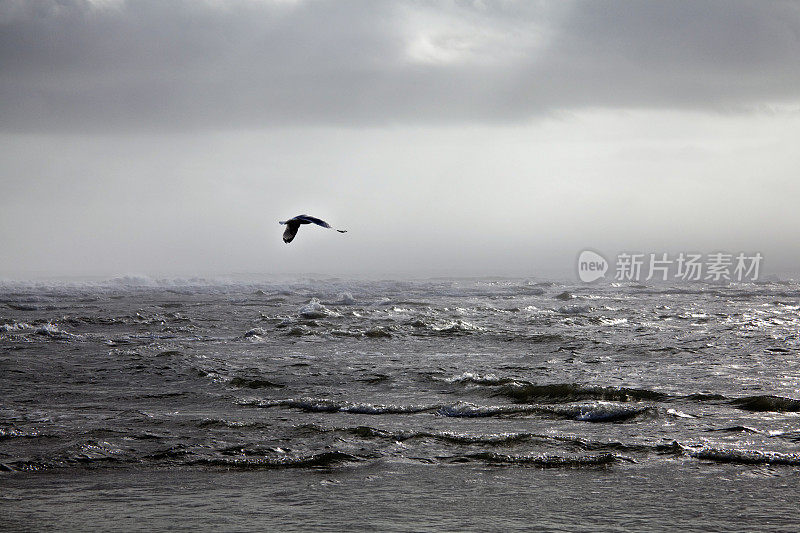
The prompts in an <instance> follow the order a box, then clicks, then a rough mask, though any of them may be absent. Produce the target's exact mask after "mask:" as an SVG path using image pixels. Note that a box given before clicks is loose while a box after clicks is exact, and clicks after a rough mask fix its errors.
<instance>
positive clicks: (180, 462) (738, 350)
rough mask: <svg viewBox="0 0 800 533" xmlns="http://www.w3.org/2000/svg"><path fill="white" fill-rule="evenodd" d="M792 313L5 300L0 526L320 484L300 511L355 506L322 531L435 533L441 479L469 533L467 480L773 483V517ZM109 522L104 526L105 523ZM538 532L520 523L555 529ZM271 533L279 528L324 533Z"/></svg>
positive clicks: (370, 292) (665, 307) (303, 301)
mask: <svg viewBox="0 0 800 533" xmlns="http://www.w3.org/2000/svg"><path fill="white" fill-rule="evenodd" d="M799 301H800V286H798V285H797V284H795V283H790V282H786V283H763V284H749V285H735V286H725V287H723V286H710V285H680V286H674V287H673V286H642V285H635V286H631V285H623V286H616V285H599V286H595V285H592V286H585V285H581V286H578V285H569V284H561V283H554V282H535V281H527V280H427V281H414V282H396V281H380V282H377V281H376V282H363V281H362V282H348V281H342V280H319V281H314V280H307V281H303V282H258V283H256V282H219V281H216V282H209V281H205V280H182V281H176V280H162V281H157V280H147V279H130V278H126V279H118V280H112V281H109V282H99V283H73V284H67V283H60V284H55V283H52V284H33V283H28V284H23V283H5V284H0V302H2V303H0V387H2V390H3V395H2V406H1V407H0V469H2V470H3V472H0V484H3V485H5V486H6V488H7V489H8V490H7V491H6V496H4V500H3V503H4V507H6V508H7V509H9V510H11V511H12V513H11V516H12V517H16V519H17V520H19V522H18V523H15V522H11V523H12V524H16V526H18V527H22V526H20V524H26V523H27V522H26V521H25V520H23V518H21V517H23V516H24V512H25V509H26V508H27V509H28V511H30V505H32V504H33V503H32V502H38V504H39V505H41V509H42V510H43V512H45V511H47V510H49V511H48V512H50V513H51V515H52V508H53V507H52V506H59V505H62V506H64V505H66V507H64V508H65V509H68V508H70V506H69V503H68V502H69V498H68V494H69V487H71V486H72V487H75V486H80V487H82V489H81V490H86V491H89V493H91V491H92V490H93V489H92V487H91V483H90V482H89V481H86V480H87V479H89V480H92V479H109V475H111V479H115V480H117V483H118V488H119V489H120V490H125V489H128V490H134V488H135V487H140V486H141V484H142V483H144V484H145V485H146V484H148V483H150V484H155V485H158V483H156V482H154V481H153V479H161V481H160V482H159V483H163V482H164V481H163V479H162V478H163V477H164V472H169V476H167V478H166V479H167V482H168V481H169V479H175V476H177V477H178V478H179V479H183V480H184V482H183V483H184V485H183V486H184V487H185V486H194V485H193V483H201V482H200V481H197V480H198V479H202V480H208V479H212V480H213V479H214V478H215V476H218V478H217V479H219V480H224V482H223V483H224V484H230V485H232V486H234V487H235V486H236V482H231V478H230V476H231V475H237V473H238V475H239V476H241V477H240V478H238V479H239V480H240V482H241V483H253V484H257V483H258V482H259V481H258V479H260V480H264V479H269V480H271V482H273V483H279V484H283V485H285V486H286V487H287V490H290V489H289V488H290V487H295V489H297V487H298V486H303V487H305V489H304V490H306V491H307V490H311V489H309V487H311V486H313V487H317V484H318V483H323V482H324V483H325V484H326V485H324V486H325V487H327V488H326V489H324V490H323V489H320V488H319V487H317V488H315V489H314V490H316V491H317V493H319V492H320V491H321V490H323V492H324V491H327V492H326V494H327V496H323V495H320V494H317V497H319V498H337V499H340V501H341V502H342V506H343V507H341V508H339V511H342V510H343V509H344V508H345V507H346V505H354V506H355V507H353V509H354V510H353V511H352V512H355V513H356V515H350V514H347V512H344V514H342V512H340V513H338V515H337V516H339V518H336V517H329V518H330V520H333V522H329V523H328V525H330V526H331V528H333V529H337V526H338V527H345V528H349V527H356V526H357V524H358V522H354V521H353V520H354V519H355V517H357V516H358V511H357V509H358V504H359V502H361V501H362V500H363V501H364V502H367V501H373V503H374V502H375V501H379V500H380V501H384V500H381V498H382V497H386V491H387V490H388V491H390V492H391V491H392V490H393V488H394V487H406V488H405V490H407V491H410V492H411V495H412V496H413V495H418V496H419V497H420V498H421V499H420V501H418V502H417V503H416V504H414V502H413V501H412V502H409V503H408V508H407V509H406V512H405V513H402V512H401V513H399V514H398V517H397V518H396V519H395V520H394V521H392V523H391V524H384V525H385V526H387V527H388V528H389V529H392V528H396V529H402V528H403V524H411V525H410V526H409V529H415V528H416V529H419V528H437V525H438V526H443V525H444V524H442V523H439V522H437V521H436V517H437V513H441V512H442V511H441V509H439V511H437V508H438V507H436V506H433V507H431V505H432V503H433V502H436V501H438V500H437V498H439V499H440V498H441V497H442V494H441V493H439V492H437V493H436V494H433V493H430V494H428V489H429V488H430V487H433V486H435V485H436V484H437V483H441V482H442V480H450V481H449V482H448V483H449V484H450V486H451V490H452V491H453V492H452V494H453V497H454V498H461V499H462V500H464V501H467V500H469V501H472V503H471V504H470V505H471V507H470V508H466V509H463V512H464V513H466V514H465V515H464V516H469V514H470V513H478V514H480V513H481V512H482V511H481V509H480V505H484V506H486V509H498V504H501V503H502V500H497V498H498V497H500V496H498V494H500V493H501V492H502V491H500V492H498V490H497V487H494V485H493V482H492V481H487V480H486V479H485V476H491V478H492V479H496V478H497V477H498V476H499V477H501V478H502V479H503V481H502V484H503V486H517V485H522V486H531V487H534V486H535V487H538V489H536V490H539V491H541V490H544V488H543V487H544V486H545V485H547V483H545V480H546V479H555V478H554V476H555V477H556V478H559V479H561V480H562V483H563V482H564V476H566V479H567V480H568V481H566V485H565V487H566V486H569V487H570V488H569V490H579V491H580V490H581V487H585V488H586V498H587V499H584V500H581V501H582V502H583V504H584V506H585V505H588V503H587V502H597V501H599V500H598V498H602V496H597V495H596V496H595V497H594V499H592V497H591V496H590V495H591V494H594V493H593V492H592V491H591V487H592V486H593V483H603V484H605V485H608V486H611V485H613V484H614V483H615V482H624V483H633V484H636V483H637V481H636V480H637V479H640V478H642V477H647V478H648V479H649V478H650V476H655V478H654V479H650V481H648V483H649V484H648V483H645V484H644V485H646V486H648V487H650V489H644V488H641V489H640V490H643V491H645V492H644V493H643V494H639V495H638V496H637V498H638V499H637V500H636V501H639V502H640V505H641V506H643V507H644V506H647V505H653V502H657V501H660V500H659V493H658V491H659V490H666V488H667V487H669V486H671V485H670V484H671V483H674V479H672V477H673V476H678V477H681V479H684V482H685V483H688V485H687V486H689V487H694V489H687V490H690V491H691V490H695V489H697V487H699V486H700V485H701V484H702V483H710V485H711V488H712V489H713V488H715V487H716V488H718V487H719V486H720V483H723V481H722V480H725V479H729V478H730V476H733V478H734V481H732V482H731V483H733V485H732V486H733V487H737V489H736V490H746V489H747V487H748V486H751V485H753V484H755V483H756V481H754V480H756V479H759V480H761V481H758V483H760V484H762V485H763V484H764V483H765V481H764V480H765V479H767V478H770V479H771V478H778V479H781V480H782V483H784V484H783V485H781V487H782V488H780V487H777V488H776V487H771V488H767V489H765V490H767V491H774V493H773V494H772V496H770V493H769V492H767V494H761V497H762V498H763V501H761V503H760V505H762V506H763V505H766V504H767V502H771V503H773V504H774V503H775V502H780V501H783V500H781V496H780V495H781V494H784V492H781V491H789V493H793V491H794V490H795V489H797V488H800V483H798V482H797V475H798V473H799V472H800V471H799V470H798V467H800V418H798V412H800V360H799V359H798V346H800V336H799V333H798V326H800V303H799ZM720 469H723V470H720ZM391 472H394V473H396V475H394V476H392V475H389V474H390V473H391ZM397 472H400V474H397ZM408 472H411V473H412V474H403V473H408ZM654 472H655V474H654ZM687 472H691V475H689V474H687ZM320 475H322V476H323V477H325V479H320ZM87 476H88V478H87ZM142 476H144V478H146V479H147V481H146V482H145V481H142ZM253 476H265V477H262V478H254V477H253ZM331 476H332V478H331V479H329V477H331ZM403 476H406V477H403ZM409 476H410V477H409ZM687 476H688V477H687ZM726 476H728V477H726ZM137 479H138V480H139V481H138V483H139V485H137V481H136V480H137ZM408 479H415V480H418V481H419V480H427V481H425V482H421V481H419V482H415V483H412V484H411V485H410V486H409V482H408ZM479 479H483V480H484V483H483V485H480V484H478V483H477V481H476V480H479ZM688 479H691V480H694V481H691V482H690V481H686V480H688ZM698 479H702V480H703V481H702V483H700V482H699V481H697V480H698ZM71 480H76V481H74V482H73V481H71ZM120 480H123V481H120ZM124 480H127V481H124ZM355 480H361V481H360V482H358V483H357V482H356V481H355ZM615 480H616V481H615ZM658 480H661V481H660V482H659V481H658ZM715 480H716V481H715ZM204 482H205V481H204ZM211 482H212V483H213V481H211ZM465 483H466V484H468V485H469V486H470V487H471V490H470V491H468V493H464V492H463V491H464V487H463V486H462V485H463V484H465ZM693 483H694V484H693ZM786 483H789V485H788V486H787V485H786ZM53 484H55V486H60V487H62V490H60V491H59V490H56V489H53V490H54V491H55V492H50V493H48V492H47V491H44V492H42V491H43V490H44V488H46V487H51V488H52V486H53ZM82 484H83V485H82ZM87 484H88V486H87ZM201 484H202V483H201ZM340 484H341V485H342V487H339V485H340ZM159 486H161V485H159ZM343 486H348V488H347V490H345V489H344V488H343ZM547 486H549V485H547ZM337 487H339V489H341V490H338V491H337ZM354 487H355V488H354ZM492 487H494V488H492ZM787 487H788V488H787ZM162 488H163V487H162ZM37 489H41V490H39V491H38V492H37V491H36V490H37ZM198 490H200V491H201V492H202V489H200V488H198ZM437 490H441V487H439V488H438V489H437ZM519 490H524V489H519ZM564 490H567V489H566V488H565V489H564ZM605 490H606V493H607V494H611V493H612V492H613V491H611V489H609V488H608V487H606V489H605ZM646 490H651V492H649V493H648V492H646ZM732 490H733V489H732ZM26 491H34V494H33V495H31V494H29V492H26ZM157 492H158V491H155V493H157ZM46 494H49V496H46ZM192 494H194V493H192ZM356 494H358V495H359V496H358V498H356V496H355V495H356ZM459 494H460V496H459ZM26 495H27V496H26ZM476 495H477V496H479V497H478V498H477V500H480V502H482V503H481V504H476V503H475V501H476ZM563 496H564V495H562V497H563ZM160 497H161V498H163V495H162V496H160ZM172 497H173V498H175V497H176V496H175V494H172ZM186 497H187V498H189V497H190V496H189V495H187V496H186ZM218 497H220V498H223V499H225V498H226V497H227V498H233V499H236V493H235V492H234V493H233V494H231V493H229V494H228V495H227V496H225V495H218ZM404 497H406V498H409V494H405V495H404ZM531 497H533V496H532V495H531ZM616 497H617V498H621V497H622V496H619V495H617V496H616ZM648 497H649V498H650V500H648ZM354 498H356V499H355V500H353V499H354ZM503 498H506V499H507V498H508V497H507V496H505V497H503ZM661 498H663V495H662V496H661ZM412 500H413V498H412ZM651 500H652V501H651ZM135 501H138V500H136V499H135V498H133V499H131V500H130V501H128V504H129V505H136V503H135ZM183 501H186V500H183ZM237 501H238V500H237ZM509 501H516V500H513V499H512V500H509ZM645 501H651V503H649V504H645V503H641V502H645ZM695 501H699V500H695ZM748 501H750V503H751V504H752V499H751V500H748ZM65 502H66V503H65ZM616 503H617V504H619V503H620V502H619V501H617V502H616ZM745 503H746V502H745ZM295 504H297V502H295ZM717 504H719V502H718V501H717ZM72 505H73V508H74V507H75V504H74V502H73V504H72ZM286 505H290V504H288V503H287V504H286ZM309 505H310V504H309ZM520 505H522V504H521V503H520ZM688 505H691V502H688ZM743 505H744V504H743ZM476 506H477V507H476ZM323 507H324V506H323ZM123 508H125V507H124V506H123ZM275 508H276V507H275V500H274V499H273V500H271V506H270V507H269V509H273V510H274V509H275ZM377 508H379V507H375V509H377ZM499 508H502V505H500V507H499ZM621 508H622V509H623V510H624V509H625V507H624V505H623V506H622V507H621ZM733 508H739V507H737V506H736V505H734V506H733ZM277 509H281V507H280V506H278V507H277ZM486 509H484V511H486ZM581 509H583V510H584V511H585V510H586V509H585V507H583V508H580V506H578V507H576V508H575V512H576V513H578V514H580V511H581ZM323 510H324V509H323ZM628 511H630V509H628ZM780 511H781V508H780V507H778V508H776V509H774V512H772V513H771V514H770V516H769V517H767V518H770V517H771V519H773V520H775V519H777V518H779V517H780V516H781V512H780ZM109 512H110V511H109ZM215 512H218V511H215ZM326 512H327V513H330V512H331V508H328V509H327V510H326ZM486 512H488V511H486ZM498 512H499V511H498ZM643 512H644V511H643ZM110 513H111V514H108V513H107V514H105V515H103V516H104V517H105V519H106V520H107V521H108V523H107V524H106V525H107V527H111V526H113V524H114V523H115V520H119V519H120V516H117V515H114V513H113V512H110ZM553 513H555V511H552V512H551V513H550V514H549V515H547V517H544V516H539V518H540V519H541V520H544V519H545V518H546V519H547V520H552V523H550V522H548V524H549V525H548V526H547V527H548V528H555V529H558V526H557V524H558V523H560V522H559V521H558V520H557V515H556V514H553ZM278 515H280V513H279V512H276V513H273V514H270V515H269V516H270V517H271V518H270V520H273V521H275V520H278V522H277V523H280V524H281V525H282V526H283V528H284V529H286V528H291V526H295V527H298V528H301V529H302V528H309V527H317V528H318V527H321V526H324V525H325V524H324V523H315V522H314V521H313V520H311V521H308V520H304V519H303V518H302V517H298V516H295V515H292V514H291V513H289V514H286V515H284V518H286V517H288V516H293V518H292V519H291V520H289V519H288V518H287V519H286V520H284V521H281V520H280V519H278V518H276V516H278ZM412 515H413V516H412ZM651 515H652V516H654V517H655V516H657V513H655V511H654V512H653V513H651ZM481 516H482V517H483V519H487V517H488V516H489V515H486V514H485V512H484V514H481ZM748 516H749V515H748ZM787 516H788V515H787ZM207 518H208V517H207ZM379 518H380V517H378V518H376V520H378V519H379ZM497 518H498V520H499V519H500V518H501V517H500V516H499V515H498V517H497ZM751 518H752V517H751ZM202 519H203V518H202V517H200V518H198V520H202ZM483 519H482V520H483ZM529 519H530V517H529V516H527V515H525V514H524V513H522V514H520V515H519V520H518V521H516V522H515V521H514V520H512V521H511V522H508V523H506V522H502V523H503V524H505V525H506V526H520V527H522V526H524V525H525V523H528V525H531V524H530V522H525V520H529ZM621 519H622V518H620V520H621ZM287 520H288V521H287ZM336 520H340V522H336ZM404 520H406V522H404ZM426 520H430V521H426ZM587 520H588V518H587ZM727 520H729V521H732V523H733V524H736V523H739V524H741V523H747V522H739V521H737V520H738V519H735V517H731V516H728V517H727ZM755 520H756V521H755V522H752V525H753V526H754V527H755V525H756V524H757V525H759V527H767V526H769V525H770V522H769V520H767V519H764V520H761V519H758V517H756V519H755ZM689 522H691V521H689ZM99 523H100V524H101V525H102V520H101V521H100V522H99ZM472 523H473V524H483V526H482V527H491V522H489V521H485V520H484V521H481V520H478V521H473V522H472ZM499 523H501V522H498V524H499ZM617 523H618V524H619V523H621V522H619V521H618V522H617ZM687 523H688V522H687ZM370 524H371V525H372V527H378V528H382V529H383V528H384V527H382V526H381V523H378V522H374V521H373V522H370ZM543 524H544V522H540V523H539V525H540V526H541V527H543V528H544V527H545V526H544V525H543ZM591 524H592V523H591V522H586V523H585V524H584V523H583V522H581V523H580V524H576V523H573V524H572V525H573V526H575V527H572V528H570V527H567V524H562V525H563V527H564V528H565V530H575V529H578V527H577V526H578V525H585V526H586V527H589V529H591V527H590V526H591ZM719 524H725V522H724V521H722V522H718V523H717V526H719ZM28 525H30V524H29V523H28ZM78 525H79V524H78ZM131 525H133V524H131ZM219 525H220V526H224V525H225V523H221V524H219ZM228 525H231V524H230V523H229V524H228ZM251 525H252V524H251ZM362 525H363V524H362ZM467 525H469V523H468V522H464V523H458V522H454V523H450V525H448V526H447V527H452V528H455V529H460V528H463V527H466V526H467ZM595 525H596V524H595ZM645 525H647V524H646V522H642V523H639V524H638V527H639V528H640V529H641V528H644V527H645ZM662 525H663V523H662ZM389 526H392V527H389ZM237 527H241V524H240V525H239V526H237ZM476 527H477V525H476ZM656 529H657V528H656ZM778 530H779V529H778Z"/></svg>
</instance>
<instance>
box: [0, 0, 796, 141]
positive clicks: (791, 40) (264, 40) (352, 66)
mask: <svg viewBox="0 0 800 533" xmlns="http://www.w3.org/2000/svg"><path fill="white" fill-rule="evenodd" d="M798 57H800V3H796V2H761V1H758V2H756V1H746V2H727V1H726V2H709V1H670V2H577V3H564V2H519V3H513V2H475V3H470V2H455V3H447V4H428V3H418V2H375V1H345V2H288V1H283V2H267V1H264V2H259V1H252V0H251V1H240V0H235V1H231V2H221V1H220V2H212V1H208V2H199V1H189V0H186V1H161V0H140V1H128V2H125V1H114V0H109V1H106V2H95V3H92V2H86V1H81V0H43V1H24V0H18V1H14V0H11V1H6V2H2V3H0V128H2V129H4V130H6V131H17V132H22V131H34V132H46V131H87V132H92V131H94V132H98V131H99V132H103V131H127V130H131V131H135V130H144V131H148V130H187V129H207V128H214V129H218V128H258V127H272V126H282V125H319V124H327V125H381V124H391V123H399V124H415V123H443V124H446V123H453V122H500V123H502V122H508V121H518V120H524V119H527V118H530V117H533V116H537V115H542V114H548V113H552V112H558V111H561V110H572V109H580V108H598V107H627V108H685V109H692V108H702V109H717V110H732V109H733V110H736V109H744V108H750V107H752V106H758V105H761V104H765V103H766V104H772V103H780V102H794V101H796V100H797V98H798V96H800V61H798V60H797V58H798Z"/></svg>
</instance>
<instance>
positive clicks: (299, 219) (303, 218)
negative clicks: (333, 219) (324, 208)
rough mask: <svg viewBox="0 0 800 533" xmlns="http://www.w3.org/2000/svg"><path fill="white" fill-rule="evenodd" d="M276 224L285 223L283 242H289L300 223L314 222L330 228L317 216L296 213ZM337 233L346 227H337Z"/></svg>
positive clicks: (295, 233)
mask: <svg viewBox="0 0 800 533" xmlns="http://www.w3.org/2000/svg"><path fill="white" fill-rule="evenodd" d="M278 224H285V225H286V230H285V231H284V232H283V242H285V243H287V244H288V243H290V242H292V239H294V236H295V235H297V230H298V229H300V225H301V224H316V225H317V226H322V227H323V228H330V229H335V228H331V225H330V224H328V223H327V222H325V221H324V220H320V219H318V218H315V217H312V216H308V215H297V216H296V217H294V218H290V219H289V220H281V221H280V222H278ZM336 231H338V232H339V233H347V230H346V229H337V230H336Z"/></svg>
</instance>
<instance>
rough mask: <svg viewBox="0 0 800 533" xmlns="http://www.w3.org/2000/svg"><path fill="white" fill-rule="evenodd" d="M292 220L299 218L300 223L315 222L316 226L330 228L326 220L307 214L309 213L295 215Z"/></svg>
mask: <svg viewBox="0 0 800 533" xmlns="http://www.w3.org/2000/svg"><path fill="white" fill-rule="evenodd" d="M292 220H299V221H301V223H304V224H309V223H310V224H316V225H317V226H322V227H323V228H330V227H331V225H330V224H328V223H327V222H325V221H324V220H321V219H319V218H317V217H312V216H309V215H297V216H296V217H294V218H293V219H292Z"/></svg>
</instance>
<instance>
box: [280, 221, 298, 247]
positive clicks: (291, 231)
mask: <svg viewBox="0 0 800 533" xmlns="http://www.w3.org/2000/svg"><path fill="white" fill-rule="evenodd" d="M298 229H300V222H296V221H295V220H294V219H292V220H287V221H286V229H285V230H284V232H283V242H285V243H287V244H288V243H290V242H292V239H294V236H295V235H297V230H298Z"/></svg>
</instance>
